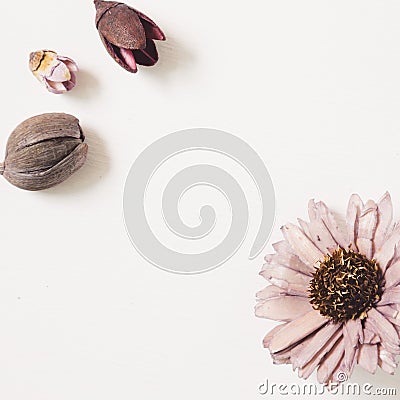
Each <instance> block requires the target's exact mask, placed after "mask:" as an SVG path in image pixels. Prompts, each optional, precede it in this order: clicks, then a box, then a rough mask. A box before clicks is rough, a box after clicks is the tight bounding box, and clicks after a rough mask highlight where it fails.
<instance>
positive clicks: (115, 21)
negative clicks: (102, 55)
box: [94, 0, 165, 72]
mask: <svg viewBox="0 0 400 400" xmlns="http://www.w3.org/2000/svg"><path fill="white" fill-rule="evenodd" d="M94 4H95V6H96V27H97V29H98V31H99V35H100V38H101V40H102V42H103V44H104V46H105V48H106V49H107V51H108V53H109V54H110V55H111V57H112V58H113V59H114V60H115V61H116V62H117V63H118V64H119V65H120V66H121V67H122V68H124V69H126V70H127V71H129V72H137V64H139V65H145V66H152V65H154V64H156V63H157V61H158V53H157V49H156V45H155V43H154V40H165V35H164V33H163V32H162V31H161V29H160V28H159V27H158V26H157V25H156V23H155V22H153V21H152V20H151V19H150V18H149V17H147V16H146V15H144V14H143V13H141V12H140V11H137V10H135V9H134V8H131V7H129V6H127V5H126V4H124V3H118V2H116V1H100V0H95V1H94Z"/></svg>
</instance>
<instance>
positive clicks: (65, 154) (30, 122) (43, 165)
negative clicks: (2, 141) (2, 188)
mask: <svg viewBox="0 0 400 400" xmlns="http://www.w3.org/2000/svg"><path fill="white" fill-rule="evenodd" d="M84 140H85V137H84V135H83V132H82V129H81V127H80V125H79V121H78V119H77V118H75V117H74V116H72V115H69V114H63V113H49V114H42V115H37V116H35V117H32V118H29V119H27V120H26V121H24V122H22V123H21V124H20V125H18V126H17V127H16V128H15V129H14V131H13V132H12V133H11V135H10V137H9V139H8V142H7V148H6V157H5V161H4V163H2V164H0V174H2V175H3V176H4V177H5V178H6V179H7V180H8V181H9V182H10V183H11V184H13V185H14V186H17V187H19V188H20V189H24V190H31V191H35V190H43V189H48V188H50V187H52V186H55V185H58V184H59V183H61V182H63V181H65V180H66V179H67V178H69V177H70V176H71V175H72V174H73V173H74V172H75V171H77V170H78V169H79V168H80V167H82V165H83V164H84V163H85V160H86V156H87V152H88V146H87V144H86V143H83V142H84Z"/></svg>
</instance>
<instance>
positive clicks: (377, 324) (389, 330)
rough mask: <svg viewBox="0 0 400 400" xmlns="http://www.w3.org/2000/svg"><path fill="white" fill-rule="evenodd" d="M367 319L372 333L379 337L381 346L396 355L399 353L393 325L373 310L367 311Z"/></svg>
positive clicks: (399, 349) (396, 335) (397, 339)
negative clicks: (372, 330)
mask: <svg viewBox="0 0 400 400" xmlns="http://www.w3.org/2000/svg"><path fill="white" fill-rule="evenodd" d="M367 318H368V322H369V323H370V324H371V326H372V327H373V329H374V332H375V333H376V334H377V335H378V336H379V337H380V339H381V343H382V346H384V347H385V349H387V350H389V351H391V352H394V353H396V354H398V352H399V353H400V348H399V345H400V340H399V335H398V333H397V331H396V329H394V327H393V325H392V324H391V323H390V322H389V321H388V320H387V319H386V318H385V317H384V316H383V315H382V314H381V313H380V312H379V311H377V310H376V309H375V308H371V309H370V310H369V311H368V317H367Z"/></svg>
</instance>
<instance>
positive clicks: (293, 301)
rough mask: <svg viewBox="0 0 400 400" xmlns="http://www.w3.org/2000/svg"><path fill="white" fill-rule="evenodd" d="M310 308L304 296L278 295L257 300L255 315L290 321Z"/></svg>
mask: <svg viewBox="0 0 400 400" xmlns="http://www.w3.org/2000/svg"><path fill="white" fill-rule="evenodd" d="M311 310H312V307H311V304H310V302H309V301H308V299H307V298H305V297H300V296H280V297H273V298H270V299H267V300H264V301H261V302H259V303H258V304H257V306H256V316H257V317H260V318H268V319H273V320H276V321H292V320H293V319H295V318H298V317H300V316H302V315H304V314H305V313H307V312H309V311H311Z"/></svg>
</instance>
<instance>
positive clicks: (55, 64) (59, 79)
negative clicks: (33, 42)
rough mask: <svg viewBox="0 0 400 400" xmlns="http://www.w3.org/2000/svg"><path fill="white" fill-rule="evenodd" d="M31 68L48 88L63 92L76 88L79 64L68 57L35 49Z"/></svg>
mask: <svg viewBox="0 0 400 400" xmlns="http://www.w3.org/2000/svg"><path fill="white" fill-rule="evenodd" d="M29 68H30V70H31V71H32V73H33V75H35V76H36V78H37V79H38V80H39V82H41V83H42V84H43V85H44V86H45V87H46V89H47V90H48V91H49V92H51V93H55V94H62V93H65V92H67V91H69V90H71V89H73V88H74V86H75V84H76V75H75V73H76V72H77V71H78V66H77V65H76V63H75V61H73V60H71V59H70V58H68V57H63V56H59V55H58V54H57V53H56V52H54V51H50V50H40V51H35V52H33V53H31V54H30V56H29Z"/></svg>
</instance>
